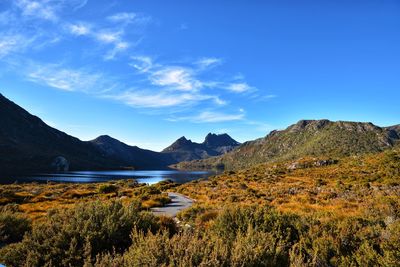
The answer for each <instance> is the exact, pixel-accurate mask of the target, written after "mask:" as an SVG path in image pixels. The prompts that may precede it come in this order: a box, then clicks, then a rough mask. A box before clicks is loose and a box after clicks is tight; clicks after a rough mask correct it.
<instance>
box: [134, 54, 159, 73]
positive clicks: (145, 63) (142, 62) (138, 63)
mask: <svg viewBox="0 0 400 267" xmlns="http://www.w3.org/2000/svg"><path fill="white" fill-rule="evenodd" d="M131 59H132V60H133V63H130V64H129V65H130V66H131V67H133V68H135V69H136V70H137V71H139V72H140V73H146V72H149V71H150V70H151V69H152V68H153V59H152V58H151V57H148V56H135V57H131Z"/></svg>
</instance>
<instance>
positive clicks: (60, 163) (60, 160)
mask: <svg viewBox="0 0 400 267" xmlns="http://www.w3.org/2000/svg"><path fill="white" fill-rule="evenodd" d="M51 167H52V169H53V170H54V171H56V172H67V171H68V170H69V162H68V160H67V159H66V158H64V157H61V156H59V157H56V158H55V159H54V161H53V162H52V163H51Z"/></svg>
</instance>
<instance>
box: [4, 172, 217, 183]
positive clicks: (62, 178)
mask: <svg viewBox="0 0 400 267" xmlns="http://www.w3.org/2000/svg"><path fill="white" fill-rule="evenodd" d="M213 174H215V173H214V172H209V171H176V170H160V171H133V170H123V171H77V172H66V173H57V174H37V175H29V176H24V177H18V178H14V179H11V180H10V181H7V182H10V183H12V182H14V181H18V182H46V181H53V182H70V183H95V182H105V181H109V180H120V179H135V180H137V181H138V182H139V183H146V184H155V183H158V182H161V181H164V180H172V181H174V182H176V183H181V184H182V183H186V182H190V181H193V180H197V179H200V178H207V177H209V176H210V175H213Z"/></svg>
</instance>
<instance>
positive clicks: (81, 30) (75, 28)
mask: <svg viewBox="0 0 400 267" xmlns="http://www.w3.org/2000/svg"><path fill="white" fill-rule="evenodd" d="M90 28H91V27H90V25H88V24H85V23H76V24H70V25H68V29H69V31H70V32H71V34H73V35H77V36H83V35H89V34H90V33H91V30H90Z"/></svg>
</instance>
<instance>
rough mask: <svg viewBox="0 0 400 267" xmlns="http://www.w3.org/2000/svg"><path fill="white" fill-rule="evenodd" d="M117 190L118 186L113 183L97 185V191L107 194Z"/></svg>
mask: <svg viewBox="0 0 400 267" xmlns="http://www.w3.org/2000/svg"><path fill="white" fill-rule="evenodd" d="M117 191H118V187H117V186H116V185H113V184H102V185H100V186H99V193H102V194H108V193H114V192H117Z"/></svg>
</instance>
